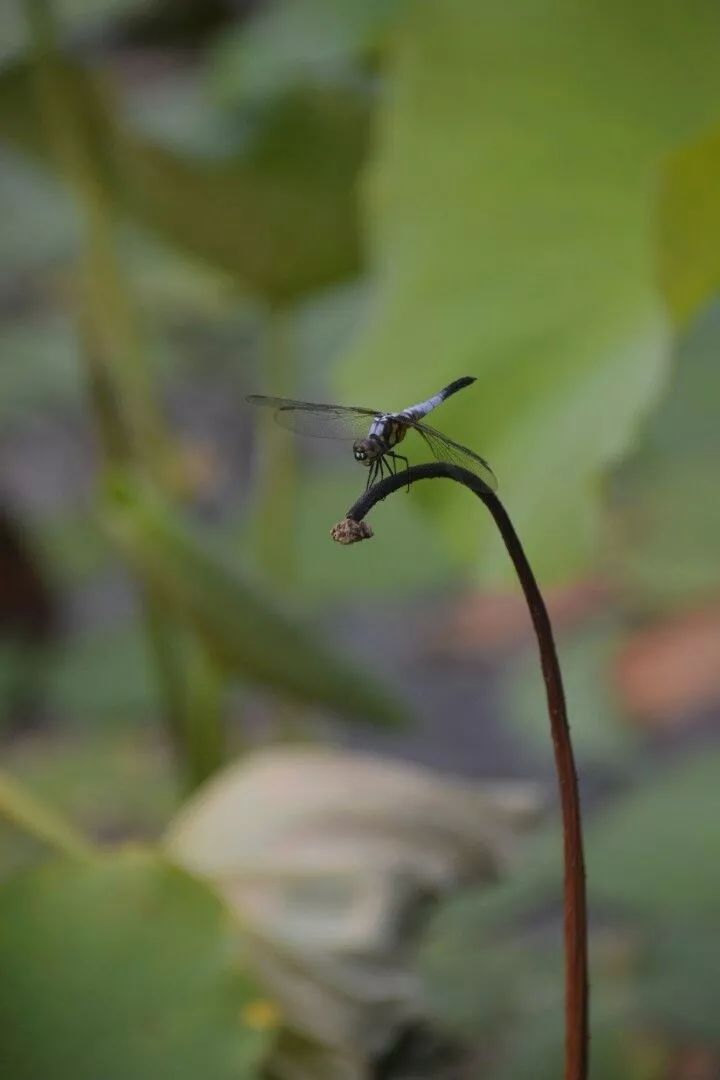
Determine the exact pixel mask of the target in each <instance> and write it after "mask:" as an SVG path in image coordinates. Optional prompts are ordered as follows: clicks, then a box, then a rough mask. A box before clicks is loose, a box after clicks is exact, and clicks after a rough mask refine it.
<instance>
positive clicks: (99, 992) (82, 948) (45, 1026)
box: [0, 851, 268, 1080]
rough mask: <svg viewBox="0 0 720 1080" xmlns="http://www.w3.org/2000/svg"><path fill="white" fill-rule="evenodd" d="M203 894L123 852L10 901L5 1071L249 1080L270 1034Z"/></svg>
mask: <svg viewBox="0 0 720 1080" xmlns="http://www.w3.org/2000/svg"><path fill="white" fill-rule="evenodd" d="M231 946H232V934H231V929H230V925H229V922H228V918H227V916H226V915H225V914H224V912H223V909H222V907H221V905H220V903H219V901H218V900H216V899H215V897H214V896H213V895H212V894H211V893H210V892H209V890H208V889H206V887H205V886H203V885H201V884H200V883H199V882H197V881H195V880H193V879H192V878H190V877H189V876H187V875H186V874H184V873H183V872H182V871H180V870H178V869H175V868H173V867H171V866H169V865H168V864H167V863H165V862H164V861H162V860H161V859H159V858H158V857H156V856H154V855H152V854H150V853H147V852H141V851H126V852H120V853H119V854H115V855H111V856H105V857H103V858H100V859H93V860H90V861H79V862H74V861H73V862H60V863H52V864H49V865H45V866H42V867H40V868H39V869H37V870H34V871H30V872H26V873H23V874H20V875H18V876H17V877H15V878H14V879H13V880H12V881H10V882H9V883H7V884H6V885H5V887H4V888H3V890H2V892H0V967H2V972H3V978H2V988H1V989H0V1064H1V1066H2V1071H3V1073H4V1074H5V1075H7V1076H12V1077H13V1078H14V1080H44V1078H46V1077H49V1076H53V1077H57V1080H65V1078H67V1080H98V1077H100V1076H102V1077H103V1080H115V1078H117V1080H126V1078H127V1077H129V1076H133V1077H137V1078H138V1080H141V1078H145V1077H146V1078H147V1080H162V1078H163V1077H167V1078H168V1080H169V1078H170V1077H172V1078H173V1080H176V1078H177V1080H182V1078H185V1077H187V1078H188V1080H190V1078H193V1080H195V1078H196V1077H198V1076H203V1077H207V1078H208V1080H241V1078H248V1080H249V1078H251V1077H255V1076H257V1069H258V1065H259V1063H260V1060H261V1058H262V1056H263V1054H264V1052H265V1050H266V1047H267V1043H268V1033H267V1032H264V1031H260V1030H257V1027H253V1026H251V1022H250V1020H251V1018H252V1005H253V1003H254V1002H257V1000H258V998H259V994H258V991H257V990H256V988H255V986H254V985H253V983H252V981H251V980H250V978H249V977H248V976H247V975H246V974H245V973H244V972H243V971H242V970H241V969H240V968H239V966H238V965H237V963H236V962H234V961H233V960H232V955H233V953H232V948H231Z"/></svg>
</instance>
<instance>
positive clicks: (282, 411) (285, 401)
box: [246, 395, 379, 439]
mask: <svg viewBox="0 0 720 1080" xmlns="http://www.w3.org/2000/svg"><path fill="white" fill-rule="evenodd" d="M246 400H247V401H248V402H250V404H252V405H259V406H261V407H264V408H270V409H273V410H274V413H273V415H274V418H275V420H276V421H277V423H278V424H280V426H281V427H284V428H288V429H289V430H290V431H294V432H296V433H297V434H299V435H311V436H313V437H314V438H320V439H358V438H363V437H364V436H365V435H367V433H368V429H369V427H370V424H371V423H372V421H373V420H374V419H375V417H376V416H378V415H379V412H378V411H376V410H374V409H366V408H362V407H357V408H356V407H353V406H344V405H323V404H320V403H318V402H312V401H293V400H292V399H291V398H277V397H261V396H258V395H252V396H250V397H248V398H247V399H246Z"/></svg>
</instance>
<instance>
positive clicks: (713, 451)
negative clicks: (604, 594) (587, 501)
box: [608, 304, 720, 610]
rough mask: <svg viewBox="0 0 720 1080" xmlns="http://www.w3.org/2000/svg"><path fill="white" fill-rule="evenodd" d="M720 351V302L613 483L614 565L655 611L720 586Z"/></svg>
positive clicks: (705, 317) (697, 325)
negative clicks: (719, 359)
mask: <svg viewBox="0 0 720 1080" xmlns="http://www.w3.org/2000/svg"><path fill="white" fill-rule="evenodd" d="M719 349H720V306H718V305H717V304H716V305H713V306H711V307H709V308H708V309H707V311H705V312H704V313H703V314H702V316H700V317H699V318H698V319H697V320H696V322H694V323H693V324H692V325H691V326H689V327H688V329H687V330H686V332H685V333H684V334H683V336H682V337H681V338H680V339H679V341H678V344H677V347H676V361H677V363H676V368H675V371H674V373H673V376H672V380H671V382H670V385H669V386H668V390H667V393H666V395H665V396H664V397H663V399H662V401H661V403H660V406H659V408H658V409H657V411H656V412H655V413H654V415H653V416H652V418H651V419H650V421H649V422H648V423H647V424H646V426H645V428H644V430H643V433H642V438H641V440H640V441H639V444H638V446H637V449H636V451H635V452H634V453H633V454H632V455H630V457H629V458H628V459H627V460H626V461H625V462H624V463H623V465H622V466H621V467H620V468H619V469H618V470H617V471H616V473H615V476H614V478H613V486H612V495H613V499H612V514H611V517H610V526H609V528H608V536H609V540H610V544H609V551H610V553H611V557H612V567H613V570H614V572H615V575H616V576H617V578H618V579H619V581H620V582H621V583H622V585H623V586H624V587H625V589H626V590H627V592H628V593H629V594H630V596H632V597H633V599H634V600H635V602H636V603H637V604H638V605H640V606H642V607H644V608H646V609H650V610H654V609H658V608H668V607H686V606H687V605H688V604H689V603H693V602H697V601H703V600H704V599H705V598H706V597H707V595H708V594H709V592H711V591H715V590H717V588H718V586H720V567H719V565H718V559H717V552H718V546H719V545H720V505H719V504H718V500H717V497H716V487H717V475H718V468H719V467H720V431H719V430H718V424H717V416H716V408H715V403H716V401H717V400H718V395H720V371H719V369H718V363H717V357H718V350H719Z"/></svg>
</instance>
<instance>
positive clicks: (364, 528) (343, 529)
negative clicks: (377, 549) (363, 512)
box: [330, 517, 373, 544]
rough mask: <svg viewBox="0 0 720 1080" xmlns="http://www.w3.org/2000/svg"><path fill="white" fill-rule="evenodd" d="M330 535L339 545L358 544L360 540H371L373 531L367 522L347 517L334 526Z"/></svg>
mask: <svg viewBox="0 0 720 1080" xmlns="http://www.w3.org/2000/svg"><path fill="white" fill-rule="evenodd" d="M330 535H331V536H332V538H333V540H336V541H337V542H338V544H357V542H358V540H369V539H370V537H371V536H372V535H373V531H372V529H371V528H370V526H369V525H368V523H367V522H366V521H355V519H354V518H349V517H346V518H343V519H342V521H338V523H337V525H333V527H332V532H331V533H330Z"/></svg>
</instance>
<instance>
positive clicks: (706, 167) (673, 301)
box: [658, 130, 720, 322]
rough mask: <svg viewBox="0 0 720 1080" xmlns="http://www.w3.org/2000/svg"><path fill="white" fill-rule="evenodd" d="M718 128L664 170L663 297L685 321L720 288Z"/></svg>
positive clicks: (675, 157) (660, 244)
mask: <svg viewBox="0 0 720 1080" xmlns="http://www.w3.org/2000/svg"><path fill="white" fill-rule="evenodd" d="M719 186H720V132H718V131H717V130H716V131H713V132H711V133H710V134H709V135H705V136H704V137H703V138H702V139H698V140H697V141H696V142H693V143H691V144H690V145H688V146H684V147H683V148H682V149H681V150H679V151H678V152H677V153H675V154H673V156H672V157H671V159H670V161H669V162H668V164H667V166H666V168H665V177H664V182H663V190H662V200H661V204H660V240H659V256H658V258H659V267H660V279H661V282H662V285H663V289H664V293H665V298H666V300H667V302H668V305H669V307H670V310H671V311H672V313H673V315H674V316H675V318H676V319H678V320H679V321H680V322H685V321H686V320H687V319H688V318H689V317H691V316H692V315H694V314H695V313H696V312H697V311H698V310H699V309H700V308H701V307H702V306H703V305H704V304H706V303H707V302H708V300H710V299H711V298H712V297H713V296H715V295H717V293H718V291H719V290H720V200H718V197H717V193H718V187H719Z"/></svg>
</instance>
